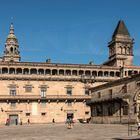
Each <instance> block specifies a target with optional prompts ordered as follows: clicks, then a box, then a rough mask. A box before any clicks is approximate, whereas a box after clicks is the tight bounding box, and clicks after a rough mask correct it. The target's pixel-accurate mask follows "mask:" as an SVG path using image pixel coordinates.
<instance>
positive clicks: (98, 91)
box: [89, 74, 140, 123]
mask: <svg viewBox="0 0 140 140" xmlns="http://www.w3.org/2000/svg"><path fill="white" fill-rule="evenodd" d="M91 91H92V99H91V101H90V102H89V104H90V106H91V117H92V122H93V123H128V122H129V123H136V122H138V121H139V120H140V74H136V75H132V76H130V77H125V78H122V79H119V80H115V81H113V82H109V83H106V84H103V85H100V86H97V87H94V88H92V89H91Z"/></svg>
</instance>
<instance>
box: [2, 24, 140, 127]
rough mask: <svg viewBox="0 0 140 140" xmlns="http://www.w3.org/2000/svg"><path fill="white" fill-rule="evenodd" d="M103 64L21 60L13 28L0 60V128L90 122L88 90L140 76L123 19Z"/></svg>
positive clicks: (131, 42)
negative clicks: (35, 124) (68, 121)
mask: <svg viewBox="0 0 140 140" xmlns="http://www.w3.org/2000/svg"><path fill="white" fill-rule="evenodd" d="M108 47H109V59H108V61H106V62H105V63H103V64H102V65H95V64H92V63H89V64H59V63H52V62H51V61H50V60H48V61H46V62H42V63H39V62H22V61H21V60H20V52H19V44H18V39H17V37H16V36H15V34H14V27H13V24H11V27H10V33H9V35H8V37H7V39H6V43H5V51H4V55H3V56H2V57H1V61H0V85H1V86H0V109H1V110H0V124H4V123H5V121H6V120H7V119H8V118H9V120H10V123H11V124H14V123H16V122H18V123H20V122H22V123H27V122H29V121H30V122H31V123H50V122H52V121H53V120H55V122H65V121H66V119H67V118H70V117H71V118H73V119H74V120H78V119H87V118H90V116H91V114H90V107H89V106H87V104H86V102H87V101H88V100H90V99H91V94H90V91H89V88H91V87H96V86H98V85H102V84H104V83H108V82H111V81H114V80H118V79H121V78H123V77H127V76H130V75H132V74H133V73H135V74H136V73H139V72H140V67H136V66H133V65H132V64H133V39H131V37H130V34H129V32H128V30H127V28H126V26H125V24H124V22H123V21H119V22H118V25H117V27H116V29H115V31H114V33H113V36H112V41H111V42H110V43H109V45H108Z"/></svg>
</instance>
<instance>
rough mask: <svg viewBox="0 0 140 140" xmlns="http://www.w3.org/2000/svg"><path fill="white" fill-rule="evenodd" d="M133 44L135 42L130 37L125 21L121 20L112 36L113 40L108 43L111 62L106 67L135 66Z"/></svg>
mask: <svg viewBox="0 0 140 140" xmlns="http://www.w3.org/2000/svg"><path fill="white" fill-rule="evenodd" d="M133 44H134V41H133V39H132V38H131V37H130V34H129V32H128V29H127V27H126V25H125V23H124V21H123V20H120V21H119V22H118V25H117V27H116V29H115V31H114V33H113V35H112V40H111V41H110V42H109V43H108V47H109V60H108V61H107V62H106V63H104V65H110V66H125V65H126V66H131V65H133Z"/></svg>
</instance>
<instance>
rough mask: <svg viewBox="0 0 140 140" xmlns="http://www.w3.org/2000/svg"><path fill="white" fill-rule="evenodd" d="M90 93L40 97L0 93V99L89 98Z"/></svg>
mask: <svg viewBox="0 0 140 140" xmlns="http://www.w3.org/2000/svg"><path fill="white" fill-rule="evenodd" d="M89 99H91V96H90V95H72V96H68V95H46V97H41V96H40V95H16V96H11V95H0V100H89Z"/></svg>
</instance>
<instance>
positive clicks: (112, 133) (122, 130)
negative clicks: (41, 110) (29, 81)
mask: <svg viewBox="0 0 140 140" xmlns="http://www.w3.org/2000/svg"><path fill="white" fill-rule="evenodd" d="M127 136H128V126H127V125H111V124H106V125H105V124H75V125H74V127H73V128H72V129H67V126H66V125H65V124H44V125H36V124H34V125H32V124H31V125H22V126H20V125H18V126H0V140H111V139H112V140H121V139H125V140H126V139H134V138H135V139H136V138H137V139H139V140H140V137H139V136H137V133H136V132H133V136H131V137H127Z"/></svg>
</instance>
